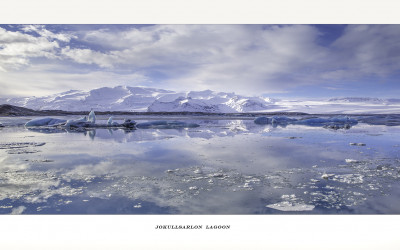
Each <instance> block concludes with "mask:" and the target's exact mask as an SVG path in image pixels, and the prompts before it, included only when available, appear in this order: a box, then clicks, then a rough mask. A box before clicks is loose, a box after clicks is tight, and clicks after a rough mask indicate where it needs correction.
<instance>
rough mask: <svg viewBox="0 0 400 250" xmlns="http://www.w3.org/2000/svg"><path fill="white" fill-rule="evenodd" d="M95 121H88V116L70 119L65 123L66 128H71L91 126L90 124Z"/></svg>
mask: <svg viewBox="0 0 400 250" xmlns="http://www.w3.org/2000/svg"><path fill="white" fill-rule="evenodd" d="M92 124H93V123H92V122H90V121H88V119H87V118H86V116H84V117H81V118H79V119H76V120H68V121H67V122H66V123H65V125H64V126H65V127H66V128H71V127H75V128H76V127H89V126H90V125H92Z"/></svg>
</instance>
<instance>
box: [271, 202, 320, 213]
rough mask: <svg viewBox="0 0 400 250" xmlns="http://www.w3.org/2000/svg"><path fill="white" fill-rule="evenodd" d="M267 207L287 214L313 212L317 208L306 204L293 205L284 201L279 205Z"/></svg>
mask: <svg viewBox="0 0 400 250" xmlns="http://www.w3.org/2000/svg"><path fill="white" fill-rule="evenodd" d="M266 207H269V208H272V209H276V210H279V211H285V212H301V211H311V210H313V209H314V208H315V206H314V205H307V204H304V203H297V204H296V203H292V202H289V201H282V202H279V203H275V204H271V205H267V206H266Z"/></svg>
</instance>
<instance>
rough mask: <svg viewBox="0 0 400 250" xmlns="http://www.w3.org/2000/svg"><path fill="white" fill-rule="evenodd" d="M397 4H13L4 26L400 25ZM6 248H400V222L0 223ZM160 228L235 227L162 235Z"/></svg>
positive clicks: (72, 219)
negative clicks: (221, 225) (171, 225)
mask: <svg viewBox="0 0 400 250" xmlns="http://www.w3.org/2000/svg"><path fill="white" fill-rule="evenodd" d="M399 9H400V3H399V1H393V0H380V1H378V0H373V1H372V0H335V1H333V0H301V1H300V0H246V1H245V0H239V1H238V0H201V1H200V0H139V1H138V0H135V1H133V0H130V1H128V0H97V1H95V0H87V1H82V0H69V1H55V0H35V1H32V0H6V1H2V3H1V6H0V23H2V24H20V23H54V24H56V23H59V24H76V23H107V24H114V23H115V24H122V23H130V24H148V23H156V24H165V23H169V24H192V23H200V24H236V23H239V24H255V23H267V24H272V23H274V24H299V23H304V24H312V23H318V24H325V23H335V24H343V23H344V24H347V23H349V24H353V23H375V24H381V23H399V20H400V17H399V16H400V15H399V14H398V10H399ZM0 221H1V224H0V237H1V238H0V248H1V249H52V250H53V249H96V250H101V249H118V250H121V249H252V250H257V249H263V250H265V249H310V250H313V249H318V250H319V249H335V250H336V249H352V250H356V249H360V250H361V249H362V250H367V249H385V250H392V249H393V250H395V249H396V250H397V249H399V248H400V238H399V237H398V232H400V230H399V229H400V228H399V225H400V216H398V215H394V216H393V215H391V216H388V215H372V216H364V215H362V216H361V215H356V216H338V215H310V216H296V215H293V216H292V215H290V216H285V215H283V216H282V215H279V216H276V215H247V216H242V215H237V216H226V215H224V216H213V215H204V216H198V215H193V216H185V215H169V216H161V215H153V216H148V215H140V216H139V215H132V216H120V215H114V216H93V215H90V216H83V215H82V216H39V215H37V216H25V215H17V216H7V215H4V216H0ZM158 224H174V225H175V224H194V225H196V224H203V225H205V224H229V225H231V229H230V230H219V231H206V230H202V231H192V230H190V231H187V230H183V231H182V230H178V231H176V230H165V231H164V230H161V231H157V230H155V229H154V227H155V226H156V225H158Z"/></svg>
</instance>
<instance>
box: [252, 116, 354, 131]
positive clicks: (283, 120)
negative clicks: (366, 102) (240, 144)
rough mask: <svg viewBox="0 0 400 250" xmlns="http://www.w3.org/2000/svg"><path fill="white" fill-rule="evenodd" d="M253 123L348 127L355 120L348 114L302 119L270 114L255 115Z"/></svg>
mask: <svg viewBox="0 0 400 250" xmlns="http://www.w3.org/2000/svg"><path fill="white" fill-rule="evenodd" d="M254 123H256V124H260V125H266V124H271V125H272V126H274V127H276V126H281V127H285V126H287V125H289V124H293V125H305V126H311V127H325V128H331V129H342V128H344V129H349V128H350V127H351V126H353V125H356V124H357V123H358V122H357V120H355V119H353V118H350V117H348V116H334V117H330V118H321V117H312V118H304V119H300V120H298V119H295V118H290V117H287V116H272V117H270V118H269V117H265V116H262V117H257V118H256V119H255V120H254Z"/></svg>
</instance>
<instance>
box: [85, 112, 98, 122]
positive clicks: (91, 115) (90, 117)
mask: <svg viewBox="0 0 400 250" xmlns="http://www.w3.org/2000/svg"><path fill="white" fill-rule="evenodd" d="M87 121H88V122H90V123H91V124H95V123H96V115H95V113H94V111H93V110H92V111H90V113H89V117H88V119H87Z"/></svg>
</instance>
